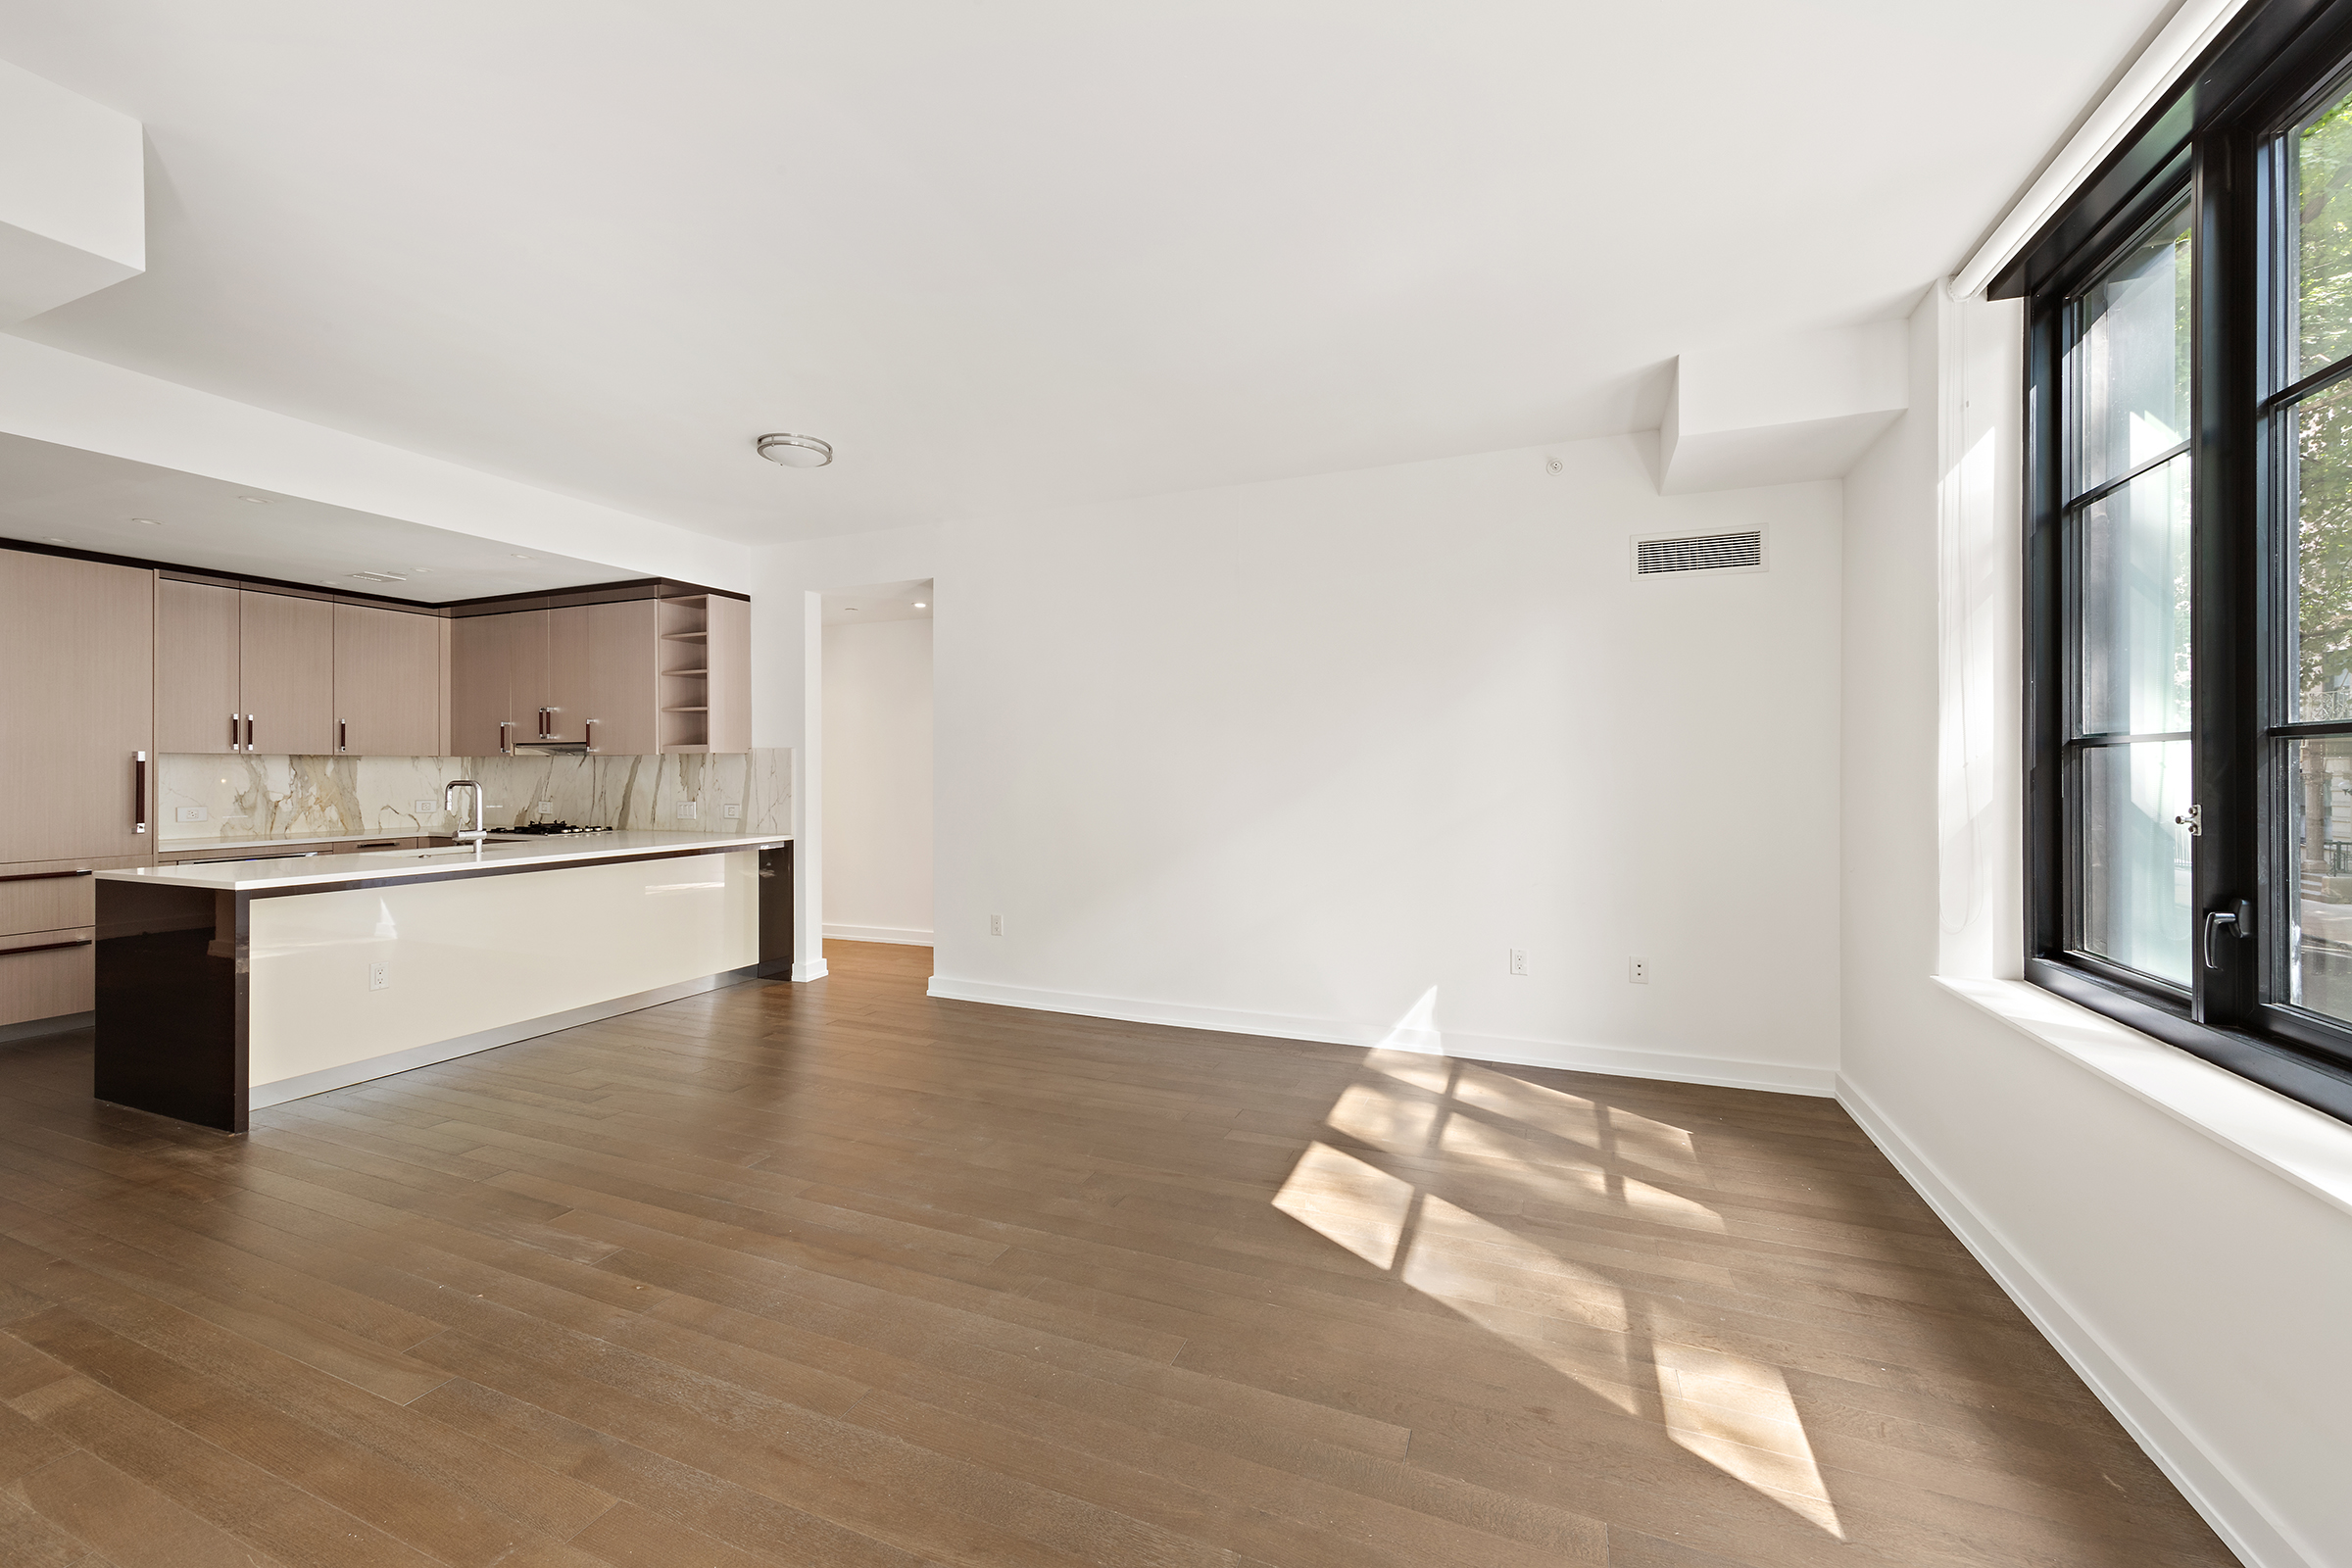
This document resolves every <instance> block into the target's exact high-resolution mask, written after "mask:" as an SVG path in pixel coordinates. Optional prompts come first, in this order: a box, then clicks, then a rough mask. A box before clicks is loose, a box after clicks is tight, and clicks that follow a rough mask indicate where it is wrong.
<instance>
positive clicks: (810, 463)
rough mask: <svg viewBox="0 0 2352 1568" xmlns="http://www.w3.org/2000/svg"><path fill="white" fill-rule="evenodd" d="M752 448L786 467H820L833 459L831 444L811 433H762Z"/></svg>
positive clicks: (767, 458)
mask: <svg viewBox="0 0 2352 1568" xmlns="http://www.w3.org/2000/svg"><path fill="white" fill-rule="evenodd" d="M752 447H753V450H755V451H756V452H758V453H759V454H760V456H761V457H763V458H765V459H766V460H767V461H768V462H770V463H781V464H782V465H784V466H786V467H787V468H821V467H823V466H825V465H826V464H828V463H831V462H832V461H833V445H832V443H831V442H829V441H819V440H818V439H817V438H816V437H814V436H812V435H763V436H761V437H760V439H759V440H757V441H755V442H753V443H752Z"/></svg>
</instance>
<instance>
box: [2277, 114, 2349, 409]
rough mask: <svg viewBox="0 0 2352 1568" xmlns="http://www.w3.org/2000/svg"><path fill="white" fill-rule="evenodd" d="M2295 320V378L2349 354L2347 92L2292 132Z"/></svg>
mask: <svg viewBox="0 0 2352 1568" xmlns="http://www.w3.org/2000/svg"><path fill="white" fill-rule="evenodd" d="M2295 209H2296V211H2295V217H2296V221H2297V224H2298V227H2299V229H2300V235H2299V239H2300V243H2299V244H2298V245H2297V246H2296V256H2295V261H2296V278H2295V284H2296V287H2295V303H2296V306H2297V319H2296V322H2295V340H2296V359H2297V368H2296V370H2295V372H2294V374H2293V375H2291V376H2288V377H2286V378H2285V379H2287V380H2290V381H2298V380H2301V379H2302V378H2303V377H2304V376H2307V375H2309V374H2311V373H2312V372H2313V371H2315V370H2319V369H2323V368H2326V367H2327V366H2330V365H2333V364H2334V363H2335V362H2336V361H2337V360H2340V359H2342V358H2343V357H2344V356H2345V355H2346V354H2347V353H2352V94H2347V95H2346V96H2344V97H2342V98H2339V99H2337V100H2336V101H2335V102H2334V103H2333V104H2332V105H2330V106H2329V107H2328V108H2327V110H2326V112H2324V113H2323V114H2321V115H2320V116H2319V117H2318V118H2317V119H2315V120H2311V121H2307V122H2305V123H2304V125H2303V128H2302V129H2301V130H2299V131H2297V132H2296V133H2295Z"/></svg>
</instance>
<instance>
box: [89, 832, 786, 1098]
mask: <svg viewBox="0 0 2352 1568" xmlns="http://www.w3.org/2000/svg"><path fill="white" fill-rule="evenodd" d="M791 858H792V844H791V840H790V839H789V838H786V837H783V836H779V835H776V834H762V835H742V836H738V835H727V834H715V833H663V832H643V831H639V832H612V833H599V834H596V835H594V836H593V837H591V838H586V839H564V840H548V839H535V840H527V841H524V842H519V843H509V842H492V843H485V844H479V845H469V846H465V847H462V848H457V849H402V850H389V851H378V852H374V853H370V854H359V855H319V856H310V857H304V858H281V859H253V860H231V861H222V862H214V863H205V864H192V865H159V866H138V867H133V868H128V869H124V870H119V871H100V872H98V873H97V874H96V875H97V896H98V900H97V902H98V907H97V1020H96V1025H97V1052H96V1074H95V1083H94V1090H95V1093H96V1094H97V1096H98V1098H99V1099H101V1100H106V1101H111V1102H114V1103H117V1104H123V1105H130V1106H134V1107H136V1108H138V1109H141V1110H150V1111H155V1112H157V1113H159V1114H162V1115H166V1116H174V1117H177V1118H179V1119H181V1120H183V1121H192V1122H197V1123H201V1124H202V1125H204V1126H207V1127H217V1128H220V1129H221V1130H222V1131H224V1132H243V1131H244V1130H245V1127H246V1119H247V1116H248V1114H249V1112H251V1111H252V1110H254V1109H257V1108H259V1107H261V1106H265V1105H273V1104H277V1103H281V1102H283V1101H288V1100H295V1099H299V1098H301V1097H302V1096H305V1095H315V1094H319V1093H320V1092H322V1091H324V1090H328V1089H337V1088H341V1087H343V1086H345V1085H348V1084H355V1083H361V1082H365V1081H366V1080H368V1079H370V1078H379V1077H382V1076H384V1075H385V1074H387V1073H395V1072H405V1071H408V1070H409V1069H411V1068H414V1067H421V1066H425V1065H428V1064H430V1063H432V1062H436V1061H446V1060H448V1059H449V1058H451V1057H453V1056H461V1055H465V1054H468V1053H470V1052H475V1051H486V1050H488V1049H490V1048H491V1047H493V1046H501V1045H506V1044H509V1043H511V1042H513V1041H515V1040H524V1039H528V1038H530V1037H531V1036H533V1035H540V1034H546V1033H548V1032H550V1031H552V1030H556V1029H564V1028H568V1027H570V1026H572V1025H574V1024H579V1023H587V1022H591V1021H593V1020H595V1019H597V1018H606V1017H611V1016H613V1014H615V1013H620V1012H628V1011H632V1010H634V1009H636V1008H638V1007H648V1006H653V1005H656V1004H658V1003H662V1002H669V1001H674V1000H676V999H677V998H680V997H685V996H691V995H693V994H695V993H696V992H698V991H706V990H709V989H711V988H712V987H714V986H719V985H725V984H730V983H732V982H734V981H736V980H739V979H750V978H755V977H772V978H782V977H786V976H788V975H789V973H790V969H791V960H792V892H791V888H792V876H791V865H792V859H791Z"/></svg>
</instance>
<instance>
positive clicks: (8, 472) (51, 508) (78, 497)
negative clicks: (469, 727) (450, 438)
mask: <svg viewBox="0 0 2352 1568" xmlns="http://www.w3.org/2000/svg"><path fill="white" fill-rule="evenodd" d="M142 518H144V519H145V520H144V521H142V520H141V519H142ZM0 539H24V540H29V541H36V542H43V543H48V544H58V545H70V546H72V547H73V549H76V550H94V551H97V552H98V553H100V554H101V555H109V556H131V557H135V558H136V559H138V560H141V561H158V562H164V563H167V564H172V565H175V566H198V567H202V568H204V569H206V570H210V571H219V572H224V573H229V574H233V575H241V576H247V577H275V578H277V579H279V580H280V581H285V582H304V583H316V584H317V585H319V587H322V588H333V589H337V590H339V591H341V592H344V593H357V594H374V595H376V596H377V597H378V598H384V599H408V600H414V601H416V602H417V603H420V604H447V603H449V602H450V601H452V600H458V599H486V598H488V597H490V596H491V595H493V594H519V593H533V592H538V591H541V590H545V589H551V588H577V587H581V586H584V585H585V584H588V583H595V582H618V581H622V580H624V579H627V578H630V577H634V576H636V575H638V573H635V572H629V571H623V570H621V569H620V568H619V567H617V566H607V565H603V564H599V563H597V562H594V561H580V560H576V559H574V558H572V557H569V556H551V555H548V554H546V553H544V552H541V551H531V552H528V553H527V554H526V553H523V552H518V551H516V550H515V549H514V547H512V546H510V545H505V544H501V543H499V542H498V541H496V540H492V539H480V538H476V537H474V536H473V535H471V534H464V533H453V532H451V531H450V530H449V529H446V528H428V527H426V526H425V525H424V524H422V523H419V522H406V521H403V520H401V519H400V518H397V517H380V516H377V515H374V514H372V513H367V512H354V511H352V510H351V509H350V508H348V507H330V506H327V505H326V504H324V503H323V502H318V501H306V500H303V499H301V498H300V497H296V496H282V495H276V494H273V493H272V492H270V491H268V490H257V489H255V488H253V487H252V486H250V485H234V484H228V483H226V482H224V481H222V480H220V479H208V478H206V477H204V476H203V475H201V474H194V473H181V472H178V471H177V470H175V469H172V468H159V467H156V466H153V465H152V464H146V463H132V462H130V461H129V460H127V459H124V458H116V457H108V456H106V455H104V454H102V453H96V452H84V451H82V450H81V449H79V448H78V447H66V446H58V445H55V444H53V443H51V442H47V441H28V440H26V439H25V438H24V437H22V436H14V435H6V434H0ZM361 571H374V572H384V573H387V574H391V575H398V576H403V577H406V578H407V579H408V580H407V581H405V582H377V581H373V580H368V579H362V578H358V577H355V576H353V575H352V574H353V573H354V572H361Z"/></svg>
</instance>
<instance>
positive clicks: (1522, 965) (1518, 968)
mask: <svg viewBox="0 0 2352 1568" xmlns="http://www.w3.org/2000/svg"><path fill="white" fill-rule="evenodd" d="M1511 973H1513V974H1525V973H1527V950H1526V949H1525V948H1513V949H1512V950H1511Z"/></svg>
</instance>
